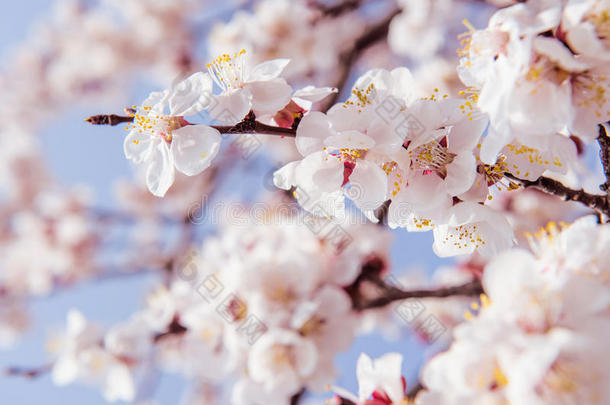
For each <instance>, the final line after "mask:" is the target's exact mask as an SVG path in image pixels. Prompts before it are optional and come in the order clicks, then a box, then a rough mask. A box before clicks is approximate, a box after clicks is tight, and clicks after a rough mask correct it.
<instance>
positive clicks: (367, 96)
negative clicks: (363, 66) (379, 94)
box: [343, 83, 375, 112]
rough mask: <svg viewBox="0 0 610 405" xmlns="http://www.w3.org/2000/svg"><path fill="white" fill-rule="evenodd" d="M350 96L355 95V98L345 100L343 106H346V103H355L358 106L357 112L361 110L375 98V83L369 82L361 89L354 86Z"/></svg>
mask: <svg viewBox="0 0 610 405" xmlns="http://www.w3.org/2000/svg"><path fill="white" fill-rule="evenodd" d="M352 96H354V97H355V100H354V99H350V100H347V101H346V102H345V103H344V105H343V106H344V107H346V108H347V106H348V105H355V106H356V107H358V112H362V109H363V108H364V107H366V106H367V105H368V104H371V103H372V102H373V101H372V100H373V99H374V98H375V85H373V83H371V84H369V85H368V86H367V87H366V88H362V89H360V88H357V87H354V89H353V90H352Z"/></svg>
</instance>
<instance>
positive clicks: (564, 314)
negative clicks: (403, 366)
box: [417, 217, 610, 405]
mask: <svg viewBox="0 0 610 405" xmlns="http://www.w3.org/2000/svg"><path fill="white" fill-rule="evenodd" d="M530 237H531V239H532V248H533V253H531V252H527V251H524V250H519V249H515V250H511V251H508V252H506V253H503V254H501V255H499V256H498V257H497V258H495V259H494V260H492V262H491V263H490V264H489V265H488V266H487V268H486V270H485V273H484V276H483V285H484V289H485V291H486V295H482V296H481V300H480V302H479V301H477V302H474V303H473V304H472V305H471V311H472V312H468V313H466V317H467V319H470V320H468V321H467V322H466V323H464V324H463V325H461V326H459V327H458V328H457V329H456V330H455V333H454V337H455V341H454V342H453V344H452V345H451V347H450V348H449V350H448V351H446V352H444V353H442V354H439V355H438V356H436V357H435V358H433V359H432V360H431V361H430V363H429V364H428V365H427V366H426V367H425V369H424V371H423V374H422V377H423V384H424V386H425V387H426V389H427V391H425V392H423V393H422V394H420V395H419V396H418V400H417V403H418V404H422V405H426V404H437V403H443V404H458V403H465V402H466V403H483V402H484V403H506V402H510V403H528V404H549V403H562V402H563V403H572V402H574V403H575V402H583V403H606V402H608V400H609V399H610V391H609V390H608V387H607V385H606V384H604V381H606V380H607V378H608V367H607V366H606V365H605V361H606V356H604V355H603V353H604V345H605V336H608V332H609V330H610V329H609V328H610V317H609V313H608V308H609V307H608V298H609V297H610V293H609V290H608V288H609V287H610V285H609V284H608V266H607V265H606V264H605V263H607V260H608V251H607V246H608V241H609V238H610V227H609V226H608V225H604V226H598V225H597V224H596V223H595V220H594V218H591V217H587V218H583V219H581V220H579V221H577V222H575V223H574V224H572V225H570V226H567V225H563V230H561V231H560V230H559V228H558V227H557V226H556V225H555V224H554V223H550V224H549V225H548V226H547V227H546V228H545V229H541V230H540V231H539V232H538V233H537V234H535V235H530ZM473 313H476V314H477V315H473ZM475 353H476V355H475Z"/></svg>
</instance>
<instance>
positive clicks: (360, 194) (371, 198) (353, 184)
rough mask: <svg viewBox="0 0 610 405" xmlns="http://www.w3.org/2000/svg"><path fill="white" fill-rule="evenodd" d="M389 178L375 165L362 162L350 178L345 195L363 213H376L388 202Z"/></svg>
mask: <svg viewBox="0 0 610 405" xmlns="http://www.w3.org/2000/svg"><path fill="white" fill-rule="evenodd" d="M387 190H388V176H387V175H386V174H385V172H384V171H383V170H382V169H381V168H380V167H379V166H377V165H376V164H375V163H372V162H368V161H366V160H360V161H358V162H357V163H356V167H355V168H354V171H353V172H352V174H351V175H350V177H349V189H347V190H346V191H345V194H346V195H347V196H348V197H349V198H350V199H351V200H352V201H354V203H355V204H356V206H357V207H358V208H360V210H362V211H363V212H367V211H370V212H372V211H374V210H375V209H376V208H378V207H379V206H380V205H381V204H383V202H384V201H385V200H386V193H387Z"/></svg>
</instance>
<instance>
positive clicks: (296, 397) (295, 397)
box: [290, 388, 305, 405]
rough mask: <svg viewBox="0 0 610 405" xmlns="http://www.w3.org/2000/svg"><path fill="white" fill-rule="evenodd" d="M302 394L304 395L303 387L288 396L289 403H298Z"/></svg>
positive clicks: (292, 404) (291, 404)
mask: <svg viewBox="0 0 610 405" xmlns="http://www.w3.org/2000/svg"><path fill="white" fill-rule="evenodd" d="M303 395H305V388H301V390H300V391H299V392H297V393H296V394H294V395H293V396H292V397H290V405H298V404H299V402H300V401H301V398H303Z"/></svg>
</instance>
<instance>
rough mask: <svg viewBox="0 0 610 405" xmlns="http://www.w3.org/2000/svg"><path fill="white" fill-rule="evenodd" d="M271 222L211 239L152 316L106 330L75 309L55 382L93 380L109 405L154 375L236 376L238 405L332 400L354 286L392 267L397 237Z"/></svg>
mask: <svg viewBox="0 0 610 405" xmlns="http://www.w3.org/2000/svg"><path fill="white" fill-rule="evenodd" d="M268 216H269V218H268V219H269V221H268V222H267V223H266V224H264V225H261V224H257V225H252V224H249V223H248V222H247V221H248V218H243V219H244V223H243V224H241V225H233V226H227V227H226V228H225V229H224V230H223V231H222V233H221V234H220V235H219V236H217V237H214V238H211V239H208V240H207V241H206V243H205V244H204V246H203V249H201V250H193V251H192V252H190V253H189V254H188V255H187V256H186V257H184V259H183V260H182V261H181V262H180V263H179V264H178V265H177V266H176V268H175V272H176V273H175V277H174V279H173V281H172V282H171V284H169V285H168V286H163V285H160V286H159V287H158V288H157V289H156V290H155V291H154V292H152V293H151V294H150V295H149V296H148V298H147V301H146V302H147V304H146V307H145V308H144V309H142V310H141V311H139V312H137V313H136V314H134V315H133V316H132V318H131V319H130V320H128V321H127V322H125V323H123V324H121V325H118V326H115V327H112V328H110V329H109V330H108V331H107V332H106V333H103V331H101V329H99V328H97V327H96V326H95V325H94V324H92V323H91V322H89V321H86V320H85V319H84V317H83V316H82V314H78V313H76V312H71V313H70V314H69V315H68V328H67V334H65V335H64V336H63V337H61V336H60V337H58V338H56V339H54V340H53V341H52V345H51V346H52V348H53V349H54V353H55V360H54V366H53V377H54V381H55V382H56V383H58V384H60V385H64V384H68V383H71V382H73V381H81V382H89V383H95V384H96V385H98V386H100V387H101V389H102V392H103V393H104V396H105V398H106V399H107V400H111V401H112V400H116V399H122V400H128V401H129V400H133V398H134V396H135V394H136V392H137V388H136V387H137V385H138V381H140V380H141V378H142V370H143V368H145V367H156V368H159V369H161V370H165V371H168V372H175V373H179V374H182V375H184V376H186V377H188V378H191V379H193V380H195V381H202V382H204V381H205V382H208V383H220V382H222V381H223V380H224V379H227V378H235V379H236V380H237V381H236V383H235V385H234V388H233V391H232V398H233V399H232V403H234V404H240V405H244V404H252V405H255V404H260V403H265V402H268V403H275V404H284V403H285V404H288V403H290V398H291V397H292V396H293V395H295V394H296V393H298V392H299V391H300V390H301V389H302V388H304V387H306V388H308V389H311V390H314V391H324V389H325V387H326V386H327V385H328V384H330V383H332V382H333V380H334V378H335V374H336V370H335V368H334V365H333V360H334V358H335V355H336V354H337V353H338V352H340V351H343V350H346V349H347V348H348V347H349V345H350V343H351V341H352V339H353V338H354V336H355V335H356V333H357V332H358V329H359V326H360V323H361V315H360V313H359V312H357V311H354V310H353V309H352V300H351V297H350V294H349V293H348V289H347V287H349V286H350V285H351V284H353V283H354V281H355V280H356V278H357V277H358V276H359V274H360V273H361V271H362V269H363V266H366V264H367V263H370V262H372V261H373V262H375V263H387V262H388V252H387V247H388V245H389V233H388V231H387V230H384V229H383V228H380V227H377V226H375V225H373V224H366V223H365V224H361V225H353V224H350V223H349V222H346V223H341V222H337V221H328V220H326V221H327V222H325V223H324V227H325V228H328V231H324V232H321V231H320V232H318V233H315V232H316V230H317V229H318V228H319V226H316V227H314V226H313V225H306V224H309V223H310V222H308V221H309V220H303V218H295V217H291V216H286V213H282V212H281V211H277V212H273V211H269V212H268ZM310 220H314V217H311V218H310ZM332 229H340V230H341V231H342V232H343V235H344V236H343V238H340V240H339V239H336V236H333V235H336V234H337V233H336V232H335V231H332ZM380 270H381V269H380ZM153 354H154V355H153ZM151 362H152V363H151Z"/></svg>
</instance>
